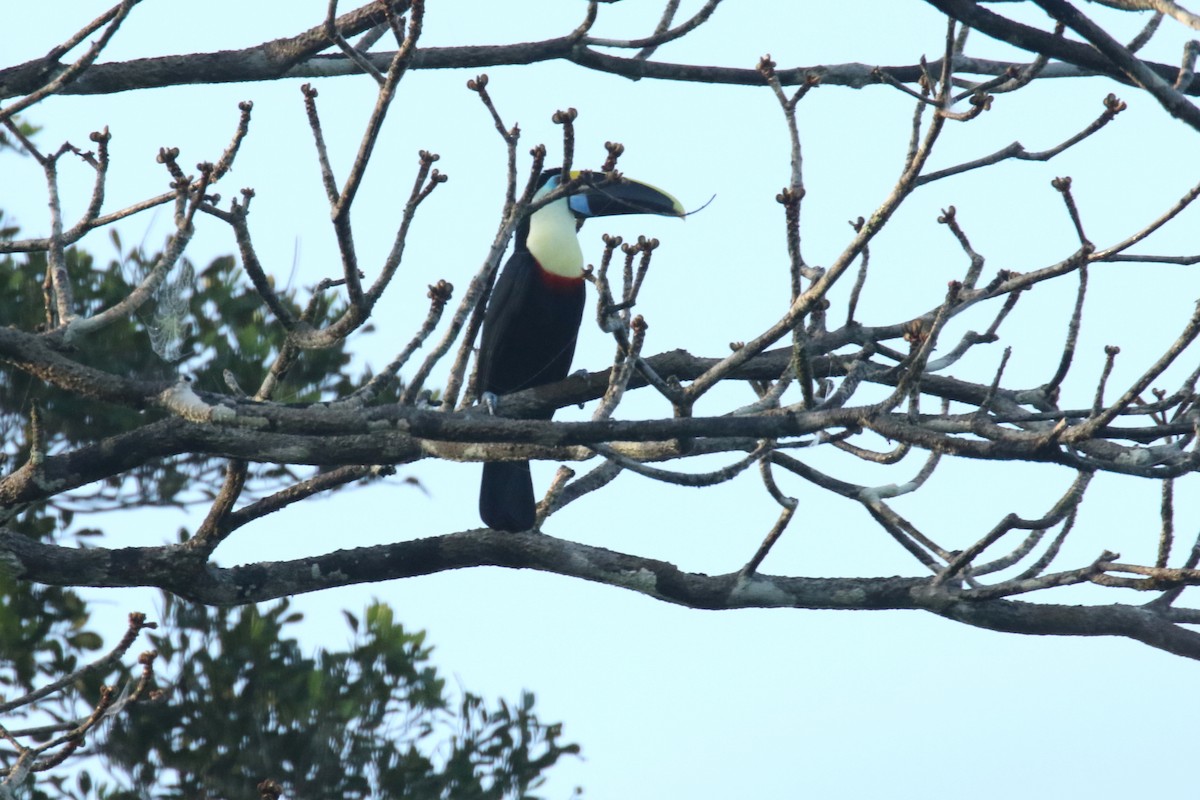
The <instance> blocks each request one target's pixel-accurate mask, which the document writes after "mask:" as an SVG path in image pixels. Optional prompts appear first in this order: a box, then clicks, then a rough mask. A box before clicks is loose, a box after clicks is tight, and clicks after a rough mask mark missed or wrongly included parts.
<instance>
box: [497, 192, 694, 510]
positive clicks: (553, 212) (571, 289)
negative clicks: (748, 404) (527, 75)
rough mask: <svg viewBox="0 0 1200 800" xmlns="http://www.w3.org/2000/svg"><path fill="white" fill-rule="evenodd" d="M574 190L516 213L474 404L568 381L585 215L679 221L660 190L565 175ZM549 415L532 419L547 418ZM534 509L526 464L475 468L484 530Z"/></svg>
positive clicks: (675, 206) (679, 210)
mask: <svg viewBox="0 0 1200 800" xmlns="http://www.w3.org/2000/svg"><path fill="white" fill-rule="evenodd" d="M561 173H562V171H561V170H560V169H549V170H546V171H545V172H543V173H542V174H541V175H540V176H539V179H538V184H539V185H538V189H537V192H536V193H535V194H534V196H533V201H534V202H537V201H538V200H540V199H541V198H543V197H545V196H546V195H547V194H548V193H549V192H551V191H552V190H554V189H555V188H557V187H558V186H559V185H560V184H561V182H562V174H561ZM570 178H571V179H572V180H576V181H578V183H579V189H578V191H576V192H574V193H572V194H571V195H569V196H567V197H562V198H560V199H558V200H555V201H554V202H552V203H549V204H548V205H545V206H542V207H541V208H539V209H538V210H537V211H534V212H533V213H532V214H530V215H528V216H527V217H525V219H524V220H522V221H521V223H520V224H519V225H518V226H517V231H516V244H515V246H514V247H513V254H512V255H511V256H510V257H509V259H508V261H507V262H506V263H505V265H504V268H503V269H502V270H501V271H500V276H499V277H498V278H497V279H496V285H495V288H494V289H493V290H492V296H491V299H490V300H489V302H488V307H487V311H486V312H485V314H484V318H483V337H482V339H481V341H480V345H479V362H478V368H477V378H476V386H477V388H478V391H479V395H480V397H481V398H484V399H485V400H486V401H487V402H489V403H494V402H495V397H496V396H497V395H503V394H508V393H509V392H516V391H519V390H521V389H530V388H532V387H534V386H541V385H544V384H547V383H555V382H557V381H560V380H562V379H563V378H565V377H566V376H567V372H568V371H569V370H570V367H571V357H572V356H573V355H574V354H575V339H576V337H577V336H578V334H579V323H580V320H581V319H582V317H583V303H584V286H583V284H584V279H583V251H582V250H581V249H580V247H579V240H578V238H576V231H577V230H578V227H579V225H580V224H582V221H583V220H584V219H586V218H588V217H602V216H612V215H615V214H659V215H662V216H677V217H683V216H684V215H685V212H684V209H683V206H682V205H680V203H679V201H678V200H676V199H675V198H674V197H672V196H671V195H669V194H667V193H666V192H664V191H662V190H661V189H658V188H655V187H654V186H650V185H649V184H645V183H639V182H638V181H633V180H630V179H629V178H625V177H623V176H621V177H612V176H610V177H604V176H602V175H601V174H599V173H596V174H592V173H580V172H571V173H570ZM553 413H554V412H553V411H548V412H546V413H545V414H543V415H541V418H542V419H549V418H550V417H551V416H552V415H553ZM534 509H535V503H534V499H533V481H532V479H531V478H530V474H529V462H528V461H490V462H486V463H485V464H484V465H483V479H482V481H481V482H480V486H479V516H480V518H481V519H482V520H483V522H484V524H485V525H487V526H488V527H489V528H493V529H495V530H499V531H525V530H529V529H530V528H532V527H533V522H534Z"/></svg>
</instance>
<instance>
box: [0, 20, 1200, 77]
mask: <svg viewBox="0 0 1200 800" xmlns="http://www.w3.org/2000/svg"><path fill="white" fill-rule="evenodd" d="M356 13H357V12H356ZM1046 35H1047V36H1048V34H1046ZM1058 41H1060V42H1061V41H1063V40H1058ZM1066 44H1067V45H1069V46H1071V47H1069V48H1068V50H1069V53H1070V54H1071V55H1074V56H1076V58H1074V59H1071V58H1068V59H1064V60H1067V61H1069V62H1070V63H1069V64H1065V65H1062V64H1060V65H1050V66H1049V67H1048V68H1046V69H1044V70H1042V71H1041V72H1040V73H1039V75H1038V79H1042V78H1076V77H1084V76H1088V75H1098V74H1099V75H1107V76H1108V77H1110V78H1113V79H1115V80H1118V81H1120V82H1122V83H1129V80H1128V79H1127V78H1126V76H1125V75H1124V74H1122V73H1121V72H1120V71H1119V70H1115V69H1113V68H1112V66H1111V65H1110V64H1108V62H1106V61H1103V60H1102V59H1096V58H1094V57H1085V54H1084V53H1082V52H1076V50H1075V49H1073V48H1079V49H1081V50H1083V51H1090V52H1091V53H1094V52H1095V51H1094V50H1091V48H1088V47H1086V46H1084V45H1080V44H1078V43H1074V42H1066ZM285 45H286V46H285ZM318 45H321V46H318ZM327 46H328V43H324V44H323V45H322V43H321V42H312V41H309V40H307V39H306V40H305V41H304V43H303V46H301V45H300V44H295V43H293V40H278V41H276V42H267V43H265V44H262V45H258V46H255V47H250V48H245V49H242V50H227V51H221V52H216V53H192V54H188V55H172V56H156V57H151V58H140V59H132V60H129V61H120V62H105V63H101V64H95V65H93V66H92V67H91V68H90V69H89V70H88V71H87V72H86V73H84V74H83V75H82V76H80V77H79V78H77V79H76V80H75V81H74V82H72V83H71V84H70V85H68V86H67V87H65V88H64V89H63V92H62V93H63V94H116V93H119V92H128V91H136V90H140V89H154V88H161V87H165V86H180V85H189V84H218V83H240V82H252V81H270V80H277V79H280V78H304V79H311V78H328V77H340V76H348V75H358V74H362V68H361V67H360V66H359V65H358V64H356V63H355V62H354V61H353V60H351V59H349V58H347V57H346V56H345V55H343V54H340V53H338V54H332V55H316V53H317V52H319V51H320V50H322V49H324V47H327ZM392 56H393V53H390V52H379V53H370V54H366V55H365V56H364V57H365V58H367V59H368V60H369V61H370V63H371V64H372V65H374V66H375V68H376V69H381V70H386V69H387V66H388V63H389V62H390V60H391V58H392ZM556 60H563V61H569V62H571V63H574V64H576V65H578V66H581V67H584V68H586V69H590V70H594V71H597V72H605V73H608V74H611V75H617V76H620V77H624V78H629V79H630V80H640V79H642V78H651V79H656V80H669V81H686V82H698V83H715V84H726V85H734V86H754V87H760V86H765V85H766V84H765V83H764V81H763V77H762V73H761V72H759V71H758V70H757V69H754V68H748V67H747V68H742V67H724V66H715V65H705V64H677V63H669V62H663V61H650V60H643V59H638V58H626V57H621V56H615V55H611V54H608V53H604V52H600V51H598V50H595V49H592V48H589V47H586V46H584V45H582V44H580V43H579V42H578V41H576V39H575V38H574V37H573V36H562V37H558V38H554V39H545V40H542V41H538V42H523V43H516V44H501V45H471V46H451V47H426V48H420V49H418V50H417V51H416V53H414V55H413V57H412V61H411V63H410V64H409V67H408V68H409V69H410V70H422V69H470V70H478V69H483V68H487V67H495V66H503V65H527V64H536V63H539V62H544V61H556ZM940 63H941V62H940V60H939V61H934V62H930V63H929V64H928V65H927V66H925V67H923V66H922V65H921V64H904V65H897V66H878V65H875V64H869V63H862V62H847V63H842V64H814V65H810V66H795V67H787V68H781V67H777V68H776V70H775V74H776V76H777V77H778V78H779V82H780V83H781V84H782V85H784V86H799V85H802V84H804V83H807V82H809V81H810V80H812V79H816V80H818V81H819V82H820V83H821V84H822V85H826V86H846V87H849V88H854V89H862V88H865V87H868V86H876V85H881V78H880V74H881V73H886V75H887V76H888V77H889V78H890V79H892V80H895V81H899V82H900V83H909V84H916V83H918V82H919V81H920V80H921V79H922V76H923V75H925V74H926V72H925V71H926V70H930V71H933V72H936V71H937V70H939V69H940ZM1145 65H1146V67H1147V68H1149V69H1151V70H1153V71H1154V72H1155V73H1156V74H1158V75H1160V76H1162V77H1163V78H1164V79H1165V80H1169V81H1174V80H1175V78H1176V77H1177V75H1178V73H1179V68H1178V67H1175V66H1171V65H1168V64H1157V63H1151V62H1145ZM1027 66H1028V64H1024V63H1019V62H1002V61H992V60H988V59H979V58H970V57H965V56H963V57H956V58H955V60H954V71H955V73H969V74H982V75H995V76H1001V75H1005V74H1007V73H1008V72H1009V71H1010V70H1020V69H1023V68H1025V67H1027ZM29 73H30V70H29V65H28V64H21V65H17V66H15V67H10V68H8V69H4V70H0V99H4V98H7V97H13V96H17V95H19V94H21V92H22V90H23V89H26V88H27V87H25V86H24V85H23V84H21V83H19V82H14V81H13V80H12V77H13V76H16V75H27V74H29ZM1196 83H1197V84H1200V82H1196ZM1186 93H1187V94H1193V95H1195V94H1200V85H1195V86H1192V87H1190V88H1188V89H1187V90H1186Z"/></svg>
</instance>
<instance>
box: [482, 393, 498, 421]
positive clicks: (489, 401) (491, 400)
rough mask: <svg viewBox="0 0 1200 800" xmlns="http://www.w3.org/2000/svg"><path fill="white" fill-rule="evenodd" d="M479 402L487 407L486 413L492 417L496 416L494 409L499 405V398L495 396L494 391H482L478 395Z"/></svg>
mask: <svg viewBox="0 0 1200 800" xmlns="http://www.w3.org/2000/svg"><path fill="white" fill-rule="evenodd" d="M479 402H481V403H482V404H483V407H484V408H486V409H487V413H489V414H491V415H492V416H493V417H494V416H496V409H497V408H499V407H500V398H499V397H497V396H496V393H495V392H484V393H483V394H481V395H479Z"/></svg>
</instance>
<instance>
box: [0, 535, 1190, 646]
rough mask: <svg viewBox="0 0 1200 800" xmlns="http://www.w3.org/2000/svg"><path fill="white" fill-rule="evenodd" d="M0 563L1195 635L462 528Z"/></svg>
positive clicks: (165, 584) (146, 580) (182, 589)
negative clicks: (307, 544) (378, 539)
mask: <svg viewBox="0 0 1200 800" xmlns="http://www.w3.org/2000/svg"><path fill="white" fill-rule="evenodd" d="M0 563H2V564H5V565H7V566H8V568H9V569H10V570H11V571H13V572H14V573H15V574H16V575H17V576H18V577H21V578H23V579H26V580H32V581H37V582H39V583H46V584H52V585H71V586H80V585H83V586H107V587H115V586H125V587H127V586H154V587H158V588H161V589H164V590H166V591H169V592H172V593H174V594H176V595H179V596H180V597H184V598H187V599H189V600H192V601H195V602H198V603H204V604H207V605H219V606H220V605H239V604H243V603H253V602H264V601H267V600H273V599H277V598H280V597H286V596H289V595H295V594H303V593H306V592H314V591H320V590H322V589H329V588H333V587H337V586H348V585H354V584H361V583H377V582H380V581H387V580H396V579H399V578H413V577H417V576H421V575H433V574H436V573H439V572H446V571H449V570H456V569H467V568H472V567H484V566H490V567H505V568H508V569H533V570H537V571H539V572H547V573H552V574H556V575H563V576H567V577H572V578H580V579H583V580H587V581H592V582H594V583H600V584H605V585H608V586H614V587H618V588H623V589H629V590H631V591H635V592H638V593H640V594H644V595H647V596H649V597H652V598H655V599H657V600H662V601H664V602H668V603H673V604H676V605H680V606H685V607H688V608H696V609H708V610H727V609H739V608H798V609H855V610H888V609H911V610H923V611H929V612H932V613H935V614H938V615H940V616H943V617H947V618H949V619H953V620H956V621H958V622H965V623H967V624H969V625H974V626H977V627H981V628H989V629H991V630H997V631H1006V632H1009V633H1025V634H1038V635H1045V634H1055V635H1070V636H1123V637H1128V638H1131V639H1136V640H1138V641H1141V642H1144V643H1146V644H1149V645H1151V646H1152V647H1157V648H1160V649H1162V650H1166V651H1168V652H1171V653H1174V654H1176V655H1182V656H1186V657H1188V658H1196V659H1200V634H1197V633H1193V632H1191V631H1188V630H1185V629H1183V628H1180V627H1179V626H1177V625H1175V624H1173V623H1172V622H1170V620H1169V618H1168V616H1167V615H1165V614H1160V613H1158V612H1155V611H1152V610H1149V609H1147V608H1146V607H1144V606H1125V605H1104V606H1090V607H1089V606H1068V605H1047V604H1039V603H1025V602H1020V601H1012V600H984V601H971V600H965V599H961V598H959V597H957V596H956V592H955V590H954V589H952V588H947V589H938V588H935V587H934V586H933V584H932V583H931V580H930V579H929V578H927V577H922V578H904V577H894V578H808V577H785V576H772V575H763V574H759V573H756V574H754V575H753V576H749V577H743V576H742V575H741V574H740V573H739V572H734V573H728V574H725V575H705V574H702V573H693V572H684V571H683V570H680V569H679V568H678V567H676V566H675V565H673V564H670V563H668V562H665V561H660V560H657V559H652V558H642V557H637V556H632V555H627V554H625V553H619V552H615V551H612V550H606V549H604V548H600V547H592V546H589V545H585V544H579V543H576V542H570V541H566V540H563V539H558V538H555V537H552V536H547V535H545V534H537V533H496V532H493V531H483V530H472V531H462V532H458V533H449V534H445V535H442V536H431V537H428V538H425V539H417V540H413V541H406V542H396V543H393V544H387V545H377V546H374V547H362V548H355V549H351V550H338V551H336V552H332V553H328V554H325V555H321V556H315V557H312V558H303V559H297V560H294V561H279V562H263V563H258V564H246V565H242V566H236V567H229V568H222V567H217V566H215V565H212V564H204V563H201V562H200V561H199V560H198V559H195V558H194V557H193V558H191V560H190V561H189V551H188V550H187V548H186V547H184V546H180V545H170V546H164V547H127V548H122V549H116V550H109V549H105V548H89V549H86V550H81V549H77V548H67V547H59V546H56V545H51V544H44V543H41V542H36V541H34V540H32V539H30V538H28V537H25V536H21V535H19V534H16V533H13V532H10V531H7V530H5V529H2V528H0Z"/></svg>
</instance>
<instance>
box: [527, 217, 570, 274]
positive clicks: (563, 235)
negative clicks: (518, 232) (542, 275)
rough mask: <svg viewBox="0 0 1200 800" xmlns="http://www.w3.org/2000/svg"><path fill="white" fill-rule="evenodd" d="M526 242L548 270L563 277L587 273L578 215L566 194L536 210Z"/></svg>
mask: <svg viewBox="0 0 1200 800" xmlns="http://www.w3.org/2000/svg"><path fill="white" fill-rule="evenodd" d="M525 246H526V247H528V248H529V252H530V253H531V254H532V255H533V257H534V258H536V259H537V262H538V264H541V266H542V269H544V270H546V271H547V272H549V273H551V274H553V275H559V276H561V277H563V278H578V277H580V276H582V275H583V250H582V249H580V247H579V238H578V237H577V236H576V235H575V215H574V214H572V213H571V209H570V208H569V207H568V206H567V201H566V198H563V199H562V200H555V201H554V202H553V203H551V204H550V205H548V206H544V207H542V208H539V209H538V210H537V211H535V212H533V216H531V217H530V218H529V236H528V238H526V239H525Z"/></svg>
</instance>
